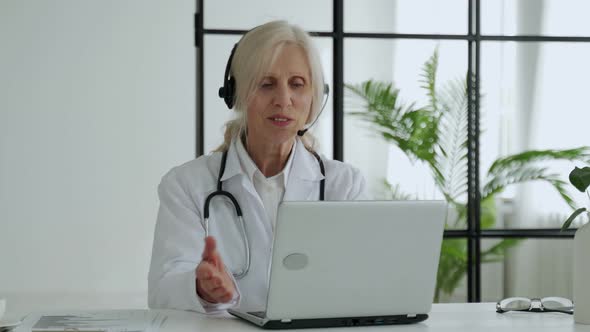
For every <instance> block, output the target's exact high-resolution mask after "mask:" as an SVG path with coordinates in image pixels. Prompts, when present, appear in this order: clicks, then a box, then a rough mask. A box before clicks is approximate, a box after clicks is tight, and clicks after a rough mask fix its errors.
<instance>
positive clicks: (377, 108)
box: [345, 80, 437, 162]
mask: <svg viewBox="0 0 590 332" xmlns="http://www.w3.org/2000/svg"><path fill="white" fill-rule="evenodd" d="M345 87H346V88H347V90H348V91H350V92H351V93H352V97H355V98H360V99H362V100H363V101H364V102H365V105H364V109H365V111H361V112H348V114H350V115H353V116H357V117H359V118H360V119H362V120H364V121H366V122H368V123H370V124H371V125H372V126H374V127H375V128H376V129H377V131H378V133H379V134H380V135H381V136H382V137H383V138H384V139H385V140H386V141H389V142H391V143H394V144H396V145H397V146H398V147H399V148H400V149H401V150H402V151H404V152H405V153H406V154H408V155H409V156H410V157H411V158H413V159H418V160H424V161H427V162H429V161H431V160H432V156H433V152H432V145H433V144H435V142H436V137H435V135H436V130H435V129H436V125H437V123H436V119H435V118H434V117H433V114H432V112H430V111H429V110H427V109H424V108H417V107H416V106H415V105H414V104H409V105H404V104H403V103H401V102H400V99H399V90H398V89H394V88H393V85H392V84H391V83H386V82H379V81H372V80H369V81H365V82H362V83H361V84H357V85H349V84H346V85H345Z"/></svg>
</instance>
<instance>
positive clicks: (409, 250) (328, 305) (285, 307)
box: [266, 201, 447, 319]
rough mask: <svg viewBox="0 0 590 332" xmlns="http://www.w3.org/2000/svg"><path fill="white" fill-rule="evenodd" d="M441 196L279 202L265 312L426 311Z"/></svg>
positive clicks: (292, 315)
mask: <svg viewBox="0 0 590 332" xmlns="http://www.w3.org/2000/svg"><path fill="white" fill-rule="evenodd" d="M446 209H447V208H446V202H444V201H340V202H283V203H281V205H280V207H279V212H278V219H277V225H276V228H275V239H274V245H273V255H272V263H271V271H270V285H269V287H270V288H269V293H268V300H267V312H266V315H267V317H268V318H269V319H310V318H332V317H346V316H381V315H405V314H424V313H428V312H429V311H430V308H431V305H432V299H433V296H434V287H435V282H436V272H437V267H438V259H439V254H440V246H441V241H442V234H443V229H444V220H445V216H446Z"/></svg>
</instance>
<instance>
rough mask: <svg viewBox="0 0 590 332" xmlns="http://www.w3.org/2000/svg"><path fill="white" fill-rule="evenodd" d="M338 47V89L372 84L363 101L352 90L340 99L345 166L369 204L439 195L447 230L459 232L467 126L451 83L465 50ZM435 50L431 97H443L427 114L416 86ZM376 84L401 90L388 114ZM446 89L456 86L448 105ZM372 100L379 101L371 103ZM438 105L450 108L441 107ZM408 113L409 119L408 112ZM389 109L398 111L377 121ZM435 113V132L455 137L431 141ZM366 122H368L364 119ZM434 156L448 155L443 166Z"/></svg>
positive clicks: (462, 66) (354, 43) (403, 43)
mask: <svg viewBox="0 0 590 332" xmlns="http://www.w3.org/2000/svg"><path fill="white" fill-rule="evenodd" d="M344 47H345V50H344V52H345V55H346V57H345V75H344V79H345V82H346V83H347V84H349V85H352V86H354V87H359V86H360V85H362V84H363V82H366V81H368V80H373V81H374V83H373V85H372V86H373V87H374V89H373V90H372V91H371V92H370V93H369V94H366V93H364V92H362V93H361V94H360V95H359V94H358V93H355V92H354V90H353V89H351V88H347V89H346V91H345V97H346V98H345V103H344V105H345V112H346V116H345V128H344V130H345V135H344V159H345V160H346V161H347V162H349V163H351V164H353V165H355V166H356V167H359V168H360V170H361V171H362V173H363V174H364V176H365V177H366V179H367V184H368V187H369V191H370V193H371V195H372V196H373V197H374V198H375V199H392V198H394V199H445V196H444V195H443V192H445V193H449V196H450V197H453V200H454V201H455V202H456V203H457V204H456V206H453V207H455V209H452V210H451V212H452V213H451V214H450V215H449V219H448V223H447V225H448V227H449V228H465V222H464V218H463V217H461V216H462V215H464V213H463V212H464V211H465V203H466V195H465V191H466V189H467V184H466V179H467V173H466V172H467V169H466V155H467V151H466V148H465V146H464V144H463V143H464V142H465V140H466V139H467V133H466V120H467V118H466V108H465V107H464V106H465V105H462V104H461V103H460V102H461V100H464V99H465V94H464V91H465V90H464V89H463V90H462V89H461V84H458V83H456V82H457V81H461V79H462V78H463V77H465V72H466V68H467V61H466V56H467V50H466V43H465V42H462V41H440V42H439V41H429V40H375V39H357V38H352V39H346V40H345V45H344ZM437 49H438V54H439V59H438V70H437V71H436V84H435V91H436V93H438V94H441V95H442V96H441V97H440V98H439V99H437V107H438V109H439V111H432V109H431V106H430V99H429V97H428V90H427V89H425V88H424V87H423V86H425V83H423V82H421V80H423V79H424V77H423V76H422V75H423V67H424V64H425V62H427V61H428V60H429V58H430V57H431V56H433V54H434V52H435V50H437ZM375 82H376V83H375ZM378 82H384V83H385V84H387V83H390V82H393V83H394V85H395V87H396V88H398V89H399V90H400V92H399V94H398V97H397V99H396V104H395V106H393V105H391V98H395V96H393V95H392V94H391V93H390V97H385V98H384V97H383V94H382V93H384V92H387V90H386V89H387V88H386V86H383V85H382V86H378V85H377V84H378ZM450 84H455V85H454V93H455V94H456V95H457V96H455V97H456V98H455V97H453V98H451V96H453V95H452V93H449V91H451V92H452V91H453V90H452V89H451V85H450ZM457 86H458V87H457ZM360 89H361V90H363V88H362V87H360ZM457 90H458V92H457ZM379 93H381V97H380V98H373V97H371V96H375V95H379ZM443 97H444V98H443ZM371 98H373V99H371ZM388 98H389V99H388ZM443 101H444V105H448V106H449V107H450V108H448V109H447V108H444V107H442V106H441V105H443ZM368 105H372V106H371V107H368ZM412 105H413V106H412ZM408 107H411V108H412V110H413V112H408ZM443 108H444V110H443ZM392 109H397V111H394V112H391V113H386V114H387V117H381V113H380V112H379V110H389V111H390V110H392ZM367 110H369V111H367ZM352 112H361V114H362V115H354V114H352ZM438 112H440V114H442V115H444V121H443V122H444V127H443V126H442V124H441V126H440V127H438V128H439V130H441V131H444V132H445V133H449V132H452V133H454V135H452V136H451V135H446V134H445V135H440V134H437V133H438V131H437V129H436V127H435V126H434V125H433V124H432V123H429V122H428V120H431V119H432V118H433V117H435V116H436V115H437V114H439V113H438ZM406 113H407V114H406ZM384 114H385V113H384ZM404 114H405V115H404ZM367 115H368V116H372V117H373V118H371V119H369V118H365V117H364V116H367ZM375 116H376V117H375ZM443 122H441V123H443ZM451 138H452V139H451ZM441 148H444V150H445V151H448V152H449V154H448V158H446V157H444V156H443V155H442V154H441V153H440V152H441ZM451 153H452V154H451ZM429 165H433V166H435V167H436V169H438V170H440V173H441V175H440V176H437V179H438V181H435V176H434V174H437V173H436V172H435V171H434V167H431V166H429ZM386 180H387V183H389V187H388V186H387V185H385V184H384V183H385V181H386Z"/></svg>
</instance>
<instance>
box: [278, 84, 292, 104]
mask: <svg viewBox="0 0 590 332" xmlns="http://www.w3.org/2000/svg"><path fill="white" fill-rule="evenodd" d="M274 104H275V105H276V106H279V107H281V108H285V107H288V106H291V105H292V104H293V100H292V91H291V89H289V85H284V84H280V85H279V86H278V87H277V89H276V90H275V96H274Z"/></svg>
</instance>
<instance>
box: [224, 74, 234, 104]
mask: <svg viewBox="0 0 590 332" xmlns="http://www.w3.org/2000/svg"><path fill="white" fill-rule="evenodd" d="M224 99H225V104H226V105H227V107H228V108H230V109H231V108H232V107H234V104H235V102H236V80H235V79H234V77H233V76H231V77H230V78H229V80H228V81H227V86H226V88H225V97H224Z"/></svg>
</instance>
